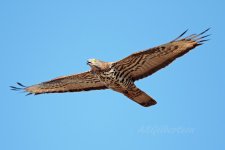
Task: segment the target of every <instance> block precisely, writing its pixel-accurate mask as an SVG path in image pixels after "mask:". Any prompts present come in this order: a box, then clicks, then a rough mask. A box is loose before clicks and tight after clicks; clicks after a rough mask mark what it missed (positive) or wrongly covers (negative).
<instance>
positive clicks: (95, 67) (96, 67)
mask: <svg viewBox="0 0 225 150" xmlns="http://www.w3.org/2000/svg"><path fill="white" fill-rule="evenodd" d="M87 64H88V65H89V66H90V67H91V69H92V71H100V70H102V69H104V68H103V67H104V62H103V61H101V60H97V59H88V60H87Z"/></svg>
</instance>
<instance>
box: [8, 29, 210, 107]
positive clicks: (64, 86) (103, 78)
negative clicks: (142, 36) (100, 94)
mask: <svg viewBox="0 0 225 150" xmlns="http://www.w3.org/2000/svg"><path fill="white" fill-rule="evenodd" d="M208 30H209V29H207V30H205V31H204V32H202V33H200V34H192V35H190V36H188V37H185V38H181V37H182V36H183V35H184V34H185V33H186V32H187V31H185V32H184V33H182V34H181V35H180V36H179V37H178V38H176V39H175V40H173V41H171V42H169V43H166V44H163V45H160V46H157V47H154V48H150V49H147V50H144V51H140V52H137V53H134V54H132V55H130V56H128V57H126V58H124V59H122V60H120V61H117V62H103V61H100V60H96V59H89V60H88V62H87V64H88V65H89V66H90V67H91V70H90V71H88V72H84V73H81V74H75V75H70V76H64V77H59V78H56V79H53V80H50V81H47V82H43V83H40V84H37V85H33V86H29V87H25V86H24V85H22V84H21V83H17V84H18V85H19V86H20V87H14V86H11V88H12V90H25V91H26V92H28V95H29V94H35V95H37V94H43V93H63V92H79V91H89V90H101V89H112V90H114V91H117V92H119V93H122V94H124V95H125V96H127V97H128V98H130V99H132V100H133V101H135V102H137V103H139V104H140V105H142V106H145V107H147V106H151V105H155V104H156V101H155V100H154V99H153V98H152V97H150V96H149V95H147V94H146V93H145V92H143V91H141V90H140V89H138V88H137V87H136V86H135V84H134V82H135V81H137V80H139V79H142V78H144V77H147V76H149V75H151V74H153V73H155V72H156V71H158V70H159V69H161V68H164V67H166V66H167V65H169V64H170V63H171V62H172V61H174V60H175V59H176V58H178V57H180V56H182V55H184V54H186V53H187V52H189V51H190V50H191V49H193V48H195V47H196V46H199V45H202V44H203V42H205V41H207V40H205V39H204V38H206V37H207V36H209V35H206V36H203V34H204V33H205V32H207V31H208Z"/></svg>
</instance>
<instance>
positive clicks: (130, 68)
mask: <svg viewBox="0 0 225 150" xmlns="http://www.w3.org/2000/svg"><path fill="white" fill-rule="evenodd" d="M208 30H209V29H207V30H205V31H203V32H202V33H200V34H192V35H190V36H188V37H186V38H181V37H182V36H183V35H184V34H185V33H186V32H187V30H186V31H185V32H184V33H182V34H181V35H180V36H178V38H176V39H175V40H173V41H171V42H169V43H166V44H163V45H160V46H157V47H154V48H150V49H147V50H144V51H140V52H137V53H134V54H132V55H130V56H128V57H126V58H124V59H122V60H120V61H118V62H115V63H113V67H115V68H116V69H118V70H120V69H124V70H123V71H125V72H126V74H129V75H130V76H131V77H132V79H133V81H136V80H139V79H142V78H144V77H146V76H149V75H151V74H153V73H155V72H156V71H158V70H160V69H161V68H164V67H166V66H167V65H169V64H170V63H171V62H172V61H174V60H175V59H176V58H178V57H180V56H182V55H184V54H186V53H187V52H189V51H190V50H191V49H193V48H195V47H196V46H199V45H202V44H203V42H205V41H207V40H203V39H204V38H205V37H208V36H209V35H206V36H202V35H203V34H204V33H205V32H207V31H208Z"/></svg>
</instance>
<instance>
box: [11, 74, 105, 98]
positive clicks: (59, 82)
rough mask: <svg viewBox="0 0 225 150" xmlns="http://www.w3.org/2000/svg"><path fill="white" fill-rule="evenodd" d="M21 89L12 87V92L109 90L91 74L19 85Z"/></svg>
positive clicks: (39, 92)
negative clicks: (26, 85) (30, 84)
mask: <svg viewBox="0 0 225 150" xmlns="http://www.w3.org/2000/svg"><path fill="white" fill-rule="evenodd" d="M17 84H18V85H19V86H21V88H18V87H15V86H11V88H12V90H16V91H17V90H24V91H26V92H28V94H35V95H37V94H43V93H63V92H79V91H89V90H100V89H107V87H106V86H105V85H104V84H103V83H101V82H100V80H99V79H98V78H97V77H96V76H95V75H93V74H92V73H91V72H89V71H88V72H84V73H81V74H75V75H70V76H63V77H59V78H55V79H53V80H50V81H47V82H43V83H40V84H36V85H33V86H29V87H25V86H24V85H22V84H21V83H17Z"/></svg>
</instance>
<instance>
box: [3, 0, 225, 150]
mask: <svg viewBox="0 0 225 150" xmlns="http://www.w3.org/2000/svg"><path fill="white" fill-rule="evenodd" d="M224 8H225V1H223V0H211V1H210V0H198V1H197V0H189V1H178V0H170V1H162V0H157V1H150V0H124V1H120V0H113V1H103V0H98V1H94V0H93V1H90V0H89V1H87V0H82V1H72V0H71V1H68V0H64V1H57V0H56V1H55V0H54V1H53V0H51V1H50V0H47V1H46V0H39V1H25V0H20V1H18V0H7V1H1V2H0V22H1V23H0V51H1V54H0V68H1V85H0V90H1V92H0V121H1V122H0V149H2V150H76V149H77V150H86V149H98V150H99V149H107V150H115V149H118V150H122V149H123V150H124V149H129V150H137V149H142V150H145V149H152V150H153V149H154V150H162V149H171V150H180V149H182V150H190V149H205V150H209V149H218V150H219V149H225V117H224V115H225V91H224V90H225V78H224V77H225V49H224V46H223V45H224V43H225V40H224V35H225V20H224V18H225V13H224ZM208 27H211V28H212V29H211V30H210V31H209V33H211V34H212V36H211V37H210V39H211V40H210V41H209V42H207V43H206V44H205V45H203V46H200V47H198V48H196V49H194V50H193V51H191V52H190V53H188V54H187V55H185V56H183V57H182V58H180V59H178V60H176V61H175V62H174V63H173V64H171V65H170V66H168V67H167V68H166V69H163V70H161V71H159V72H157V73H155V74H154V75H152V76H151V77H148V78H146V79H144V80H141V81H138V82H137V85H138V87H140V88H141V89H143V90H144V91H146V92H147V93H148V94H150V95H151V96H152V97H154V98H155V99H156V100H157V101H158V104H157V105H156V106H153V107H149V108H144V107H141V106H139V105H138V104H136V103H134V102H132V101H131V100H129V99H128V98H126V97H124V96H123V95H121V94H118V93H115V92H113V91H111V90H104V91H92V92H81V93H66V94H49V95H46V94H45V95H40V96H27V97H26V96H24V95H25V94H24V93H17V92H14V91H10V88H9V86H10V85H15V83H16V82H17V81H19V82H22V83H24V84H25V85H32V84H36V83H39V82H42V81H46V80H49V79H52V78H55V77H58V76H61V75H68V74H73V73H79V72H83V71H86V70H88V69H89V67H88V66H87V65H86V60H87V59H88V58H98V59H101V60H105V61H116V60H119V59H121V58H123V57H125V56H128V55H129V54H132V53H134V52H136V51H139V50H143V49H146V48H149V47H153V46H156V45H159V44H162V43H166V42H168V41H170V40H172V39H174V38H175V37H177V36H178V35H179V34H181V33H182V32H183V31H184V30H186V29H189V32H188V34H192V33H199V32H201V31H203V30H205V29H206V28H208Z"/></svg>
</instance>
